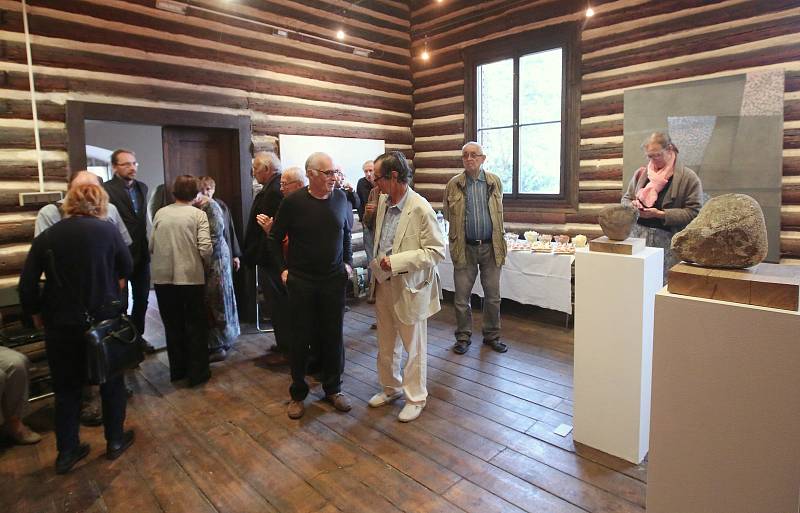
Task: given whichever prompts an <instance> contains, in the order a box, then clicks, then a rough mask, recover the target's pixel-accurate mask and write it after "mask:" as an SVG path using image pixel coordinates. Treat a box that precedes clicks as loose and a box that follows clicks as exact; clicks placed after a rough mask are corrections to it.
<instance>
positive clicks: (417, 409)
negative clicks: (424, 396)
mask: <svg viewBox="0 0 800 513" xmlns="http://www.w3.org/2000/svg"><path fill="white" fill-rule="evenodd" d="M423 408H425V402H424V401H423V402H421V403H408V402H407V403H406V405H405V406H403V409H402V410H400V415H398V416H397V420H399V421H400V422H411V421H412V420H414V419H416V418H417V417H419V415H420V413H422V409H423Z"/></svg>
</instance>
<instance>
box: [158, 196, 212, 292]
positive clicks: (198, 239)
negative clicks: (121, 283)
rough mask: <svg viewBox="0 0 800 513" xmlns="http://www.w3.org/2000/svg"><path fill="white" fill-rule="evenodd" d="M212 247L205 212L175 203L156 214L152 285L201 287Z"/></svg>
mask: <svg viewBox="0 0 800 513" xmlns="http://www.w3.org/2000/svg"><path fill="white" fill-rule="evenodd" d="M212 250H213V247H212V245H211V232H210V230H209V227H208V216H206V213H205V212H203V211H202V210H200V209H199V208H195V207H193V206H191V205H178V204H177V203H173V204H172V205H167V206H166V207H164V208H161V209H159V210H158V212H156V215H155V217H154V218H153V235H152V236H151V237H150V253H151V254H152V259H151V261H150V271H151V275H152V281H153V283H157V284H162V285H166V284H169V285H202V284H204V283H205V282H206V277H205V273H204V271H203V262H204V261H205V262H206V263H208V261H209V259H210V258H211V253H212Z"/></svg>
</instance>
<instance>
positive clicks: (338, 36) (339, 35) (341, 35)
mask: <svg viewBox="0 0 800 513" xmlns="http://www.w3.org/2000/svg"><path fill="white" fill-rule="evenodd" d="M336 39H338V40H339V41H342V40H344V30H342V29H339V30H338V31H337V32H336Z"/></svg>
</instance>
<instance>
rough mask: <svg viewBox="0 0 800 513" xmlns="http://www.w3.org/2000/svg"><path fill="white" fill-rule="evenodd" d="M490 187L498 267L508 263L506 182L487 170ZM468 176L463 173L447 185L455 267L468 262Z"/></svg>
mask: <svg viewBox="0 0 800 513" xmlns="http://www.w3.org/2000/svg"><path fill="white" fill-rule="evenodd" d="M484 173H485V174H486V185H487V188H488V193H489V217H491V218H492V248H493V249H494V259H495V262H496V263H497V265H498V266H501V265H503V264H504V263H505V261H506V252H507V251H508V249H507V248H506V242H505V240H504V239H503V182H501V181H500V177H499V176H497V175H496V174H494V173H490V172H488V171H486V170H485V169H484ZM466 187H467V173H466V172H465V171H462V172H461V173H459V174H457V175H456V176H454V177H453V178H451V179H450V181H449V182H447V187H446V188H445V190H444V203H443V205H442V210H443V214H444V218H445V219H447V221H448V222H449V223H450V232H449V234H448V235H449V236H448V238H449V239H450V258H452V259H453V265H454V266H456V267H458V266H463V265H465V264H466V263H467V257H466V249H465V247H466V242H465V237H466V235H465V233H466V229H467V225H466V213H467V196H466V194H465V192H464V191H465V189H466Z"/></svg>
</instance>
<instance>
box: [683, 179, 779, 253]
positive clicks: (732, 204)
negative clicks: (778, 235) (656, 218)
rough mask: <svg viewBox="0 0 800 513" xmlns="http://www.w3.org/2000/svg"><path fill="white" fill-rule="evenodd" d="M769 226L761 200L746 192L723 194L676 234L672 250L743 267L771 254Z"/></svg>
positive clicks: (709, 203) (710, 201)
mask: <svg viewBox="0 0 800 513" xmlns="http://www.w3.org/2000/svg"><path fill="white" fill-rule="evenodd" d="M767 249H768V243H767V226H766V224H765V223H764V214H763V212H762V211H761V207H760V206H759V204H758V202H757V201H756V200H754V199H753V198H751V197H750V196H747V195H746V194H723V195H722V196H717V197H716V198H712V199H711V200H709V201H708V203H706V204H705V206H704V207H703V209H702V210H700V213H699V214H698V215H697V217H695V218H694V220H692V222H691V223H689V225H688V226H687V227H686V228H685V229H684V230H683V231H681V232H678V233H677V234H675V236H674V237H673V238H672V251H673V252H674V253H675V255H676V256H677V257H678V258H680V259H682V260H685V261H687V262H693V263H696V264H700V265H705V266H709V267H725V268H733V269H743V268H745V267H750V266H753V265H756V264H758V263H761V261H763V260H764V258H765V257H766V256H767Z"/></svg>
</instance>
